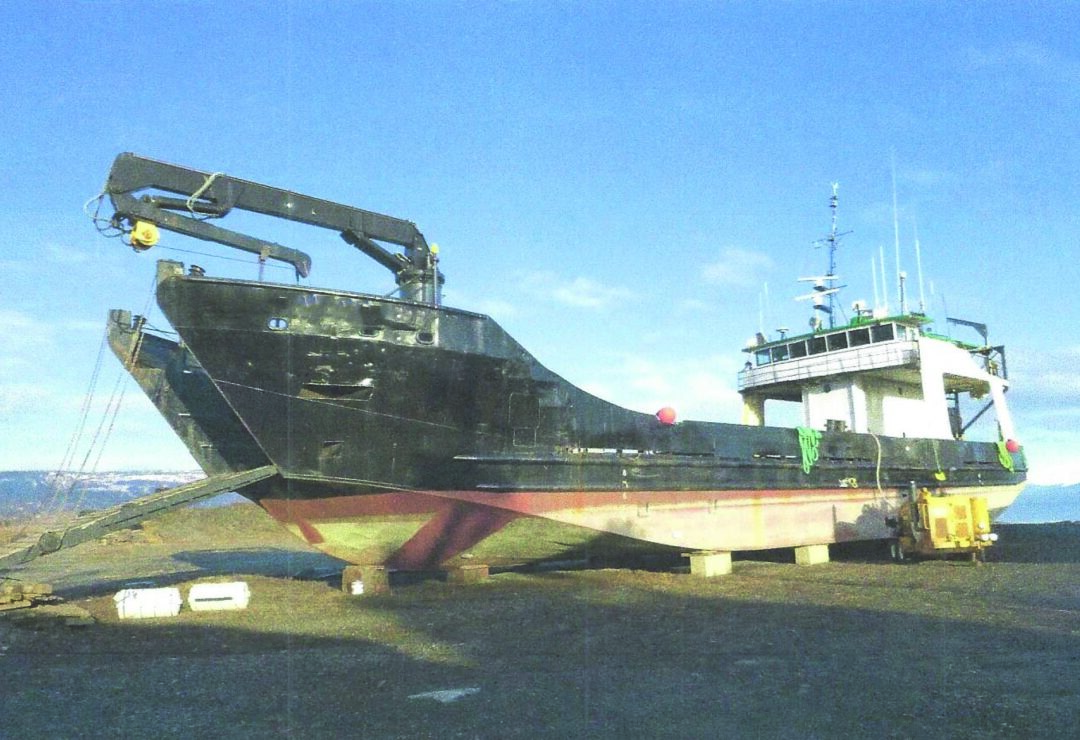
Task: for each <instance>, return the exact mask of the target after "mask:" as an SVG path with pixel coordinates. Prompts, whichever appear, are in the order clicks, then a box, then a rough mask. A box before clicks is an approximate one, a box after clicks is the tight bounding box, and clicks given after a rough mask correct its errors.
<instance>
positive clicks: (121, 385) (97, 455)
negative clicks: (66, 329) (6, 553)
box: [10, 277, 157, 539]
mask: <svg viewBox="0 0 1080 740" xmlns="http://www.w3.org/2000/svg"><path fill="white" fill-rule="evenodd" d="M156 283H157V279H156V277H155V279H154V281H153V282H152V283H151V289H150V295H149V296H148V297H147V300H146V303H145V305H144V307H143V315H144V316H145V315H146V313H147V312H148V311H149V310H150V307H151V304H152V301H153V298H154V288H155V287H156ZM142 339H143V334H142V332H140V333H139V335H138V337H137V338H136V341H135V343H134V344H133V345H132V348H131V351H130V353H129V354H128V356H127V357H126V358H125V359H124V360H123V368H122V371H121V372H120V373H118V374H117V376H116V380H115V382H114V383H113V387H112V391H111V392H110V394H109V398H108V400H107V401H106V404H105V409H104V411H103V412H102V416H101V419H100V420H99V421H98V424H97V427H96V429H95V430H94V434H93V436H92V437H91V439H90V442H89V443H88V445H87V447H86V451H85V454H84V455H83V458H82V461H81V463H80V464H79V468H78V470H71V465H72V463H73V462H74V460H75V458H76V457H77V452H78V450H79V446H80V445H81V444H82V440H83V438H84V436H85V432H86V425H87V421H88V420H89V418H90V411H91V409H92V407H93V403H94V397H95V394H96V392H97V384H98V381H99V380H100V375H101V367H102V364H103V360H102V358H103V357H104V355H105V346H106V344H107V343H108V329H107V328H106V330H105V332H104V334H103V336H102V340H101V343H100V344H99V345H98V354H97V359H96V360H95V362H94V369H93V371H92V372H91V377H90V382H89V384H88V387H87V390H86V393H85V394H83V402H82V407H81V408H80V410H79V419H78V422H77V423H76V426H75V430H74V432H73V433H72V436H71V439H70V441H69V442H68V445H67V449H66V450H65V451H64V456H63V458H62V459H61V461H60V465H59V466H58V467H57V468H56V469H55V470H54V471H53V473H52V474H51V475H50V476H49V488H50V490H49V493H48V494H47V500H44V501H42V502H41V503H40V504H39V505H38V507H37V510H36V511H35V512H34V514H33V515H32V516H30V517H28V518H27V519H26V521H24V522H23V525H22V526H21V527H19V528H18V530H17V531H16V532H15V533H14V534H13V536H12V537H11V538H10V539H17V538H19V537H21V536H23V535H24V534H25V533H26V530H27V529H28V527H29V525H30V521H31V520H33V519H39V518H41V517H52V516H54V515H56V514H59V513H60V511H62V510H65V509H78V508H79V507H80V506H81V505H82V503H83V502H84V501H85V499H86V489H85V488H84V489H82V491H81V492H80V493H79V495H78V497H77V498H74V500H72V499H73V494H74V493H75V491H76V489H77V488H78V487H79V484H80V483H82V482H83V481H84V479H85V477H86V476H87V475H91V474H93V473H95V472H97V468H98V465H100V463H101V458H102V456H103V454H104V452H105V448H106V446H107V443H108V440H109V437H110V436H111V434H112V431H113V428H114V427H115V425H116V419H117V417H118V416H119V413H120V408H121V406H122V405H123V401H124V395H125V393H126V391H127V383H125V382H124V380H125V378H129V377H131V376H130V371H131V370H132V368H133V367H134V366H135V362H136V360H137V359H138V356H139V350H140V349H141V348H142ZM91 458H93V462H92V464H91Z"/></svg>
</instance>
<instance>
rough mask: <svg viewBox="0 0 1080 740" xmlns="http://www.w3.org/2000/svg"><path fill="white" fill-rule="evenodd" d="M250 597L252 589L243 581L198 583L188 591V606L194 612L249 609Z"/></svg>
mask: <svg viewBox="0 0 1080 740" xmlns="http://www.w3.org/2000/svg"><path fill="white" fill-rule="evenodd" d="M250 598H251V590H250V589H249V588H248V585H247V584H246V583H244V582H243V581H234V582H232V583H196V584H195V585H194V586H192V587H191V590H190V591H189V592H188V606H189V607H191V611H193V612H206V611H218V610H224V609H247V605H248V600H249V599H250Z"/></svg>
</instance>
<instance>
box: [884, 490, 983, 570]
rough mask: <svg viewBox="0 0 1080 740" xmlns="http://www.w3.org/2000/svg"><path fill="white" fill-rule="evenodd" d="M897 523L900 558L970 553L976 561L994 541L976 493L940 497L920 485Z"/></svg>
mask: <svg viewBox="0 0 1080 740" xmlns="http://www.w3.org/2000/svg"><path fill="white" fill-rule="evenodd" d="M896 523H897V539H898V551H897V552H896V554H897V556H898V557H901V558H903V557H906V556H909V555H915V556H921V557H948V556H949V555H952V554H970V555H971V558H972V559H973V560H975V559H977V558H978V557H979V555H980V554H981V553H982V551H983V550H985V549H986V548H987V547H990V546H991V545H992V544H993V543H994V542H996V541H997V535H996V534H994V533H993V532H991V531H990V512H989V510H988V509H987V506H986V499H984V498H982V497H979V496H942V495H935V494H933V493H931V492H930V491H929V490H928V489H926V488H923V489H921V490H920V491H918V493H913V495H912V496H911V497H909V498H908V500H907V501H905V502H904V504H903V505H902V506H901V507H900V511H899V512H898V517H897V521H896Z"/></svg>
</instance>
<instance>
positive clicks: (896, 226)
mask: <svg viewBox="0 0 1080 740" xmlns="http://www.w3.org/2000/svg"><path fill="white" fill-rule="evenodd" d="M892 222H893V241H894V243H895V246H896V281H897V284H899V283H900V279H901V278H900V274H901V273H900V217H899V214H898V212H897V208H896V150H895V149H893V152H892ZM900 292H901V293H903V292H904V288H903V286H902V285H901V286H900ZM903 303H904V302H903V299H901V301H900V313H904V305H903Z"/></svg>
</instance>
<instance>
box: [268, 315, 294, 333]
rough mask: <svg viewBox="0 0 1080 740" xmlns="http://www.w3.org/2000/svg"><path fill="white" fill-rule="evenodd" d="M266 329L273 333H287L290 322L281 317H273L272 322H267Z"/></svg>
mask: <svg viewBox="0 0 1080 740" xmlns="http://www.w3.org/2000/svg"><path fill="white" fill-rule="evenodd" d="M266 328H267V329H270V330H271V331H285V330H286V329H288V328H289V320H288V319H284V318H282V317H281V316H271V317H270V320H269V321H267V322H266Z"/></svg>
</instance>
